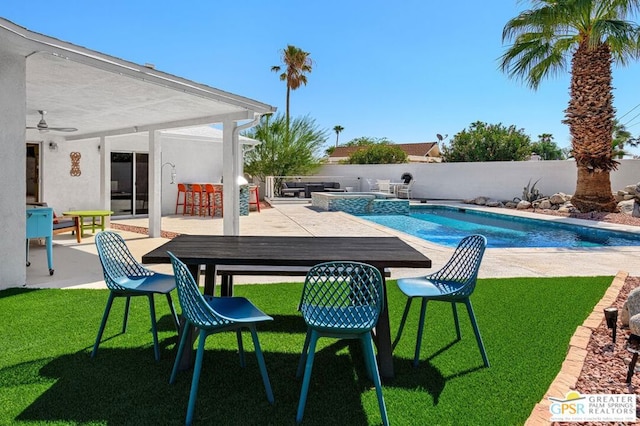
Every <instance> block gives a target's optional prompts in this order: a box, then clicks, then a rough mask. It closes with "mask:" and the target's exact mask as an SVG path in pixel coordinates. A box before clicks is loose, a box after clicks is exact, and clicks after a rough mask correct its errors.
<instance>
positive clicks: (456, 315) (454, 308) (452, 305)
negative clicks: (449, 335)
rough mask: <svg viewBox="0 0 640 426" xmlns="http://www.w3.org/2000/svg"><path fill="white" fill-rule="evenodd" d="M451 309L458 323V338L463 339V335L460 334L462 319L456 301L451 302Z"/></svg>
mask: <svg viewBox="0 0 640 426" xmlns="http://www.w3.org/2000/svg"><path fill="white" fill-rule="evenodd" d="M451 310H452V311H453V321H454V322H455V324H456V336H457V337H458V340H460V339H462V335H461V334H460V320H459V319H458V307H457V306H456V302H451Z"/></svg>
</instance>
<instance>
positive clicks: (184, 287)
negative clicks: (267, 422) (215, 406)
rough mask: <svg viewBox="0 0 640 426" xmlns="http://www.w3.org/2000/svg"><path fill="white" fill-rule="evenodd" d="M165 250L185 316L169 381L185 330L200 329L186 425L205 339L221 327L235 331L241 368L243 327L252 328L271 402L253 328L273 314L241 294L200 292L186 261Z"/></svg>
mask: <svg viewBox="0 0 640 426" xmlns="http://www.w3.org/2000/svg"><path fill="white" fill-rule="evenodd" d="M168 253H169V256H170V257H171V264H172V265H173V272H174V274H175V277H176V284H177V286H178V298H179V299H180V305H181V306H182V316H183V317H184V320H185V324H184V328H183V331H182V336H181V337H180V344H179V346H178V353H177V355H176V361H175V363H174V365H173V370H172V371H171V378H170V379H169V383H174V382H175V380H176V375H177V374H178V367H179V365H180V359H181V358H182V354H183V352H184V349H185V346H186V345H187V340H188V336H189V334H190V333H188V332H187V330H188V329H189V327H196V328H197V329H198V330H199V333H198V338H199V339H200V340H199V342H198V352H197V353H196V360H195V366H194V370H193V378H192V379H191V392H190V394H189V404H188V408H187V418H186V424H187V425H189V424H191V422H192V421H193V413H194V410H195V405H196V397H197V395H198V381H199V379H200V371H201V369H202V358H203V356H204V344H205V340H206V338H207V336H209V335H210V334H214V333H220V332H222V331H235V332H236V336H237V340H238V351H239V353H240V366H241V367H243V368H244V366H245V362H244V348H243V345H242V329H243V328H246V329H248V330H249V331H250V332H251V337H252V338H253V345H254V347H255V350H256V358H257V359H258V366H259V368H260V374H261V375H262V382H263V383H264V389H265V391H266V393H267V400H268V401H269V403H270V404H273V402H274V398H273V391H272V390H271V383H270V382H269V375H268V374H267V367H266V365H265V363H264V357H263V355H262V349H260V342H259V341H258V333H257V331H256V324H257V323H258V322H262V321H270V320H272V319H273V318H271V317H270V316H268V315H266V314H265V313H264V312H262V311H261V310H260V309H258V308H257V307H256V306H255V305H253V304H252V303H251V302H250V301H249V300H247V299H245V298H244V297H213V296H203V295H202V293H200V290H199V288H198V285H197V284H196V282H195V280H194V279H193V275H191V273H190V272H189V269H187V267H186V265H185V264H184V263H183V262H182V261H180V259H178V258H177V257H175V256H174V255H173V253H171V252H168ZM188 344H192V342H191V341H190V342H189V343H188Z"/></svg>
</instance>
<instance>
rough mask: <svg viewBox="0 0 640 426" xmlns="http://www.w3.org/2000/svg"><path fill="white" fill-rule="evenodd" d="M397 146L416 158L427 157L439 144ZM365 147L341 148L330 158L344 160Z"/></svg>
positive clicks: (404, 144)
mask: <svg viewBox="0 0 640 426" xmlns="http://www.w3.org/2000/svg"><path fill="white" fill-rule="evenodd" d="M394 145H395V146H397V147H399V148H400V149H402V150H403V151H404V152H406V153H407V155H416V156H422V157H423V156H425V155H427V153H428V152H429V151H430V150H431V149H432V148H433V147H434V146H435V145H437V142H419V143H397V144H394ZM362 148H365V147H362V146H339V147H337V148H336V149H334V150H333V152H332V153H331V155H330V156H329V157H330V158H335V157H338V158H343V157H349V156H350V155H351V154H353V153H354V152H356V151H357V150H359V149H362Z"/></svg>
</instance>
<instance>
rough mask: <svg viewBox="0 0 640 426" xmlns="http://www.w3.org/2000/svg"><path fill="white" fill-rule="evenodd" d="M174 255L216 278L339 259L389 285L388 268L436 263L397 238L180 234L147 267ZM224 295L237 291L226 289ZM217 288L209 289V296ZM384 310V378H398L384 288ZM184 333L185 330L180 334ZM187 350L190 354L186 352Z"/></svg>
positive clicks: (378, 334)
mask: <svg viewBox="0 0 640 426" xmlns="http://www.w3.org/2000/svg"><path fill="white" fill-rule="evenodd" d="M168 251H170V252H172V253H173V254H174V255H175V256H177V257H178V258H179V259H180V260H181V261H183V262H184V263H185V264H186V265H187V266H188V267H189V270H190V271H191V273H192V274H193V276H194V277H198V276H199V271H200V265H206V271H207V272H206V273H207V275H209V276H211V275H213V276H215V275H214V274H215V272H213V273H211V272H210V271H215V266H216V265H248V267H250V266H251V265H256V266H260V265H262V266H264V265H271V266H283V267H286V266H309V267H310V266H313V265H316V264H318V263H322V262H330V261H337V260H345V261H355V262H364V263H368V264H370V265H373V266H375V267H376V268H378V269H379V270H380V272H381V274H382V277H383V280H384V276H385V274H384V270H385V268H430V267H431V260H430V259H429V258H428V257H426V256H425V255H423V254H422V253H420V252H419V251H418V250H416V249H414V248H413V247H411V246H410V245H409V244H407V243H405V242H404V241H402V240H401V239H400V238H397V237H294V236H227V235H225V236H221V235H180V236H178V237H176V238H174V239H172V240H170V241H168V242H166V243H165V244H163V245H161V246H160V247H158V248H156V249H154V250H152V251H150V252H149V253H147V254H145V255H143V256H142V263H147V264H148V263H170V262H171V261H170V259H169V255H168V254H167V252H168ZM222 290H223V293H222V296H225V295H227V294H229V295H230V294H231V292H232V288H228V289H225V288H224V287H223V288H222ZM212 291H213V287H212V286H210V287H209V288H208V287H207V286H205V294H211V292H212ZM384 300H385V302H384V309H383V310H382V312H381V314H380V318H379V320H378V324H377V325H376V328H375V336H374V340H375V342H376V345H377V348H378V364H379V367H380V375H381V376H382V377H385V378H392V377H393V376H394V369H393V358H392V354H391V350H392V348H391V331H390V328H389V311H388V303H387V289H386V282H385V285H384ZM181 332H184V331H181ZM186 352H187V351H185V353H186ZM192 356H193V354H192V353H191V354H188V355H187V356H186V357H185V358H186V359H183V360H181V367H182V368H188V367H189V366H190V365H191V362H192Z"/></svg>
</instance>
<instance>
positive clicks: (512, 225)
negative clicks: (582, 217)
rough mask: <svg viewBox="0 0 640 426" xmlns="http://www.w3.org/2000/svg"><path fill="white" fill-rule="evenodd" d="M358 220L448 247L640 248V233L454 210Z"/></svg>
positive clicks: (437, 208)
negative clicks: (467, 243)
mask: <svg viewBox="0 0 640 426" xmlns="http://www.w3.org/2000/svg"><path fill="white" fill-rule="evenodd" d="M358 217H361V218H363V219H367V220H369V221H371V222H375V223H377V224H380V225H384V226H387V227H389V228H392V229H396V230H398V231H402V232H405V233H407V234H410V235H413V236H416V237H419V238H422V239H424V240H427V241H431V242H433V243H436V244H441V245H445V246H449V247H455V246H456V245H458V242H460V240H461V239H462V238H463V237H465V236H467V235H469V234H482V235H484V236H485V237H487V241H488V244H489V247H502V248H504V247H604V246H640V234H638V235H636V234H633V233H630V232H618V231H607V230H602V229H596V228H590V227H584V226H578V225H570V224H563V223H556V222H549V221H545V220H538V219H528V218H521V217H515V216H507V215H501V214H496V213H489V212H481V211H476V210H465V209H458V208H454V207H442V206H420V207H412V208H411V210H410V214H409V215H358Z"/></svg>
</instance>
